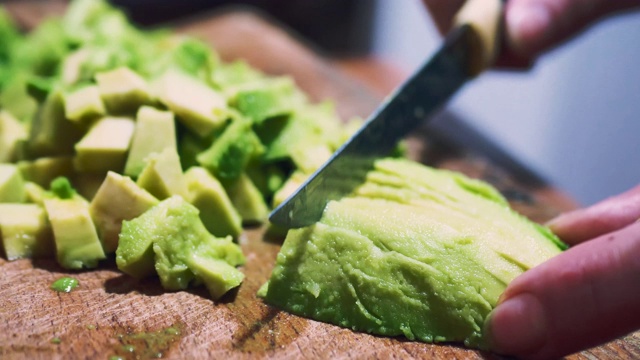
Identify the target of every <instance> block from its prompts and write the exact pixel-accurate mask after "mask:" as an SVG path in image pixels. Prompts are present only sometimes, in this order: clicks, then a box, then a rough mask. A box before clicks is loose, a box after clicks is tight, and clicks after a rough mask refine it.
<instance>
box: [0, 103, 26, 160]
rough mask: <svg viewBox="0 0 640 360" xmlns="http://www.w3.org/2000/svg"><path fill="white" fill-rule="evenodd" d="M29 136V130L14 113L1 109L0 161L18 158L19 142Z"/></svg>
mask: <svg viewBox="0 0 640 360" xmlns="http://www.w3.org/2000/svg"><path fill="white" fill-rule="evenodd" d="M26 138H27V130H26V128H25V127H24V125H22V124H21V123H20V122H19V121H18V120H17V119H16V118H15V117H13V115H11V114H10V113H9V112H7V111H1V110H0V163H4V162H11V161H14V160H16V159H17V158H18V152H19V151H18V146H19V145H18V143H19V142H20V141H21V140H25V139H26Z"/></svg>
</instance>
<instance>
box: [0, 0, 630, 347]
mask: <svg viewBox="0 0 640 360" xmlns="http://www.w3.org/2000/svg"><path fill="white" fill-rule="evenodd" d="M37 4H39V6H40V7H36V8H35V9H34V8H31V9H30V8H28V7H26V8H25V7H24V6H22V5H21V3H15V4H14V5H15V6H14V7H12V12H13V13H14V14H15V15H16V18H18V19H19V20H20V22H21V23H22V24H24V25H25V27H32V26H33V24H35V23H37V21H39V20H40V19H41V17H42V16H43V15H45V14H46V15H49V14H50V12H51V11H59V10H60V7H59V6H57V5H55V4H54V5H53V6H51V4H49V3H46V2H45V3H37ZM42 4H45V6H48V7H47V8H45V10H43V8H42ZM176 27H177V28H179V29H180V31H183V32H186V33H190V34H194V35H196V36H199V37H201V38H203V39H205V40H206V41H208V42H210V43H211V44H212V45H213V46H215V47H216V49H217V50H218V51H219V52H220V54H221V56H222V57H223V58H224V59H225V60H231V59H236V58H244V59H246V60H247V61H249V62H250V63H251V64H252V65H253V66H256V67H259V68H261V69H263V70H264V71H266V72H268V73H270V74H290V75H292V76H293V77H294V78H295V80H296V81H297V82H298V84H299V85H300V86H301V87H302V88H303V89H304V90H305V91H307V92H308V93H309V94H310V95H311V97H312V98H313V99H315V100H321V99H327V98H331V99H336V105H337V108H338V110H339V112H340V114H341V115H342V116H343V117H344V118H345V119H346V118H349V117H351V116H357V115H359V116H366V115H368V114H369V112H370V111H371V110H372V109H373V108H374V107H375V106H376V105H377V103H378V102H379V101H380V99H379V97H378V96H376V95H375V93H374V92H372V91H370V90H369V89H368V88H366V87H364V86H363V85H362V84H360V83H358V82H356V81H354V80H353V79H351V78H349V77H348V76H346V75H345V74H344V73H342V72H340V71H339V70H337V69H336V67H335V66H333V64H332V63H330V62H329V61H328V60H326V59H324V58H322V57H321V56H319V55H318V54H317V53H315V52H313V51H311V50H310V49H309V48H308V47H307V46H305V45H303V44H302V42H301V41H300V39H296V38H294V37H292V35H291V34H290V33H289V32H287V31H284V30H283V29H282V27H281V26H279V25H277V24H274V23H272V22H269V21H266V20H265V19H264V18H263V17H261V16H258V15H256V14H254V13H251V12H247V11H231V12H226V13H222V14H215V15H212V14H209V15H207V16H202V17H201V18H198V19H191V20H190V21H188V22H185V23H183V24H176ZM444 117H445V118H447V117H448V118H450V117H451V115H446V114H445V116H444ZM449 132H460V131H455V130H449ZM450 135H451V134H447V130H446V129H445V130H444V131H440V132H438V131H435V130H430V129H429V128H425V129H422V130H421V131H418V132H416V133H415V134H413V136H412V139H411V141H410V148H411V154H412V157H414V158H416V159H420V160H424V161H427V162H428V163H429V164H430V165H434V166H439V167H444V168H449V169H455V170H459V171H462V172H464V173H466V174H468V175H471V176H474V177H479V178H483V179H485V180H487V181H489V182H491V183H493V184H494V185H496V186H497V187H498V188H499V189H500V190H501V191H502V192H503V193H504V194H505V195H506V196H507V197H508V198H509V199H510V200H511V203H512V204H513V206H514V207H515V208H516V209H518V210H519V211H521V212H522V213H523V214H524V215H526V216H529V217H530V218H532V219H534V220H536V221H545V220H547V219H549V218H551V217H553V216H555V215H556V214H558V213H559V212H560V211H565V210H568V209H571V208H572V207H574V206H575V204H574V203H573V202H572V201H571V200H570V199H568V198H567V197H565V196H563V195H562V194H561V193H559V192H558V191H556V190H554V189H553V188H551V187H549V186H547V185H545V184H544V182H543V181H542V180H540V179H532V178H531V176H529V177H527V176H524V177H523V176H522V172H521V171H520V170H522V169H521V168H520V167H519V166H503V167H500V166H497V165H496V162H497V161H495V160H496V159H497V157H495V158H493V157H491V156H489V155H491V154H495V152H486V151H484V152H483V148H482V147H481V146H480V147H476V148H473V146H471V147H464V146H461V145H460V143H461V142H458V141H456V140H455V139H456V138H455V136H450ZM458 135H459V134H458ZM469 144H470V143H469ZM469 144H468V145H469ZM480 144H482V143H481V142H480ZM485 145H486V144H485ZM500 163H501V164H506V165H509V164H511V165H513V164H512V163H509V162H503V161H501V162H500ZM524 173H525V175H526V174H530V173H528V172H524ZM281 240H282V239H270V238H268V237H265V235H264V229H263V228H254V229H247V231H246V232H245V233H244V235H243V236H242V237H241V238H240V244H241V246H242V249H243V251H244V253H245V255H246V257H247V264H246V265H245V266H244V267H242V271H243V272H244V273H245V274H246V280H245V282H244V283H243V284H242V285H241V286H240V288H239V289H238V290H237V291H235V292H233V293H232V294H228V295H227V296H225V297H224V298H223V299H222V300H221V301H217V302H216V301H212V300H210V299H209V297H208V294H207V291H206V290H205V289H203V288H199V289H194V290H190V291H180V292H165V291H164V290H163V289H162V288H161V286H160V283H159V281H158V280H157V279H155V278H151V279H147V280H143V281H136V280H134V279H132V278H130V277H128V276H126V275H124V274H122V273H120V272H119V271H118V270H117V269H116V268H115V265H114V260H113V259H109V260H107V261H104V263H103V264H102V265H101V266H100V269H99V270H92V271H83V272H69V271H66V270H64V269H61V268H60V267H59V266H58V265H57V264H56V262H55V261H54V260H33V261H31V260H19V261H13V262H8V261H6V260H4V259H0V274H1V276H0V358H2V359H83V358H90V359H108V358H110V357H111V356H120V357H122V358H125V359H147V358H157V357H162V358H175V359H205V358H210V359H217V358H224V359H235V358H252V359H253V358H332V359H333V358H367V359H368V358H380V359H388V358H447V359H450V358H458V359H477V358H499V357H498V356H496V355H493V354H490V353H482V352H478V351H473V350H467V349H464V348H461V347H459V346H456V345H432V344H424V343H419V342H411V341H407V340H406V339H401V338H382V337H376V336H372V335H368V334H363V333H356V332H352V331H350V330H346V329H342V328H339V327H337V326H333V325H329V324H324V323H320V322H316V321H312V320H307V319H304V318H301V317H297V316H293V315H289V314H287V313H285V312H282V311H279V310H278V309H275V308H273V307H270V306H268V305H265V304H264V303H263V302H262V301H261V300H260V299H258V298H256V296H255V293H256V291H257V290H258V288H259V287H260V286H261V285H262V284H263V283H264V282H265V281H266V280H267V278H268V277H269V274H270V271H271V269H272V266H273V263H274V260H275V256H276V254H277V252H278V250H279V248H280V242H281ZM62 276H73V277H75V278H76V279H78V280H79V282H80V286H79V287H78V288H77V289H76V290H75V291H73V292H71V293H57V292H55V291H52V290H51V289H50V288H49V286H50V285H51V283H52V282H53V281H54V280H56V279H58V278H60V277H62ZM594 357H595V358H640V335H639V334H632V335H630V336H627V337H626V338H624V339H622V340H617V341H614V342H611V343H609V344H606V345H604V346H601V347H598V348H595V349H592V350H589V351H587V352H583V353H580V354H576V355H573V356H571V357H570V358H572V359H592V358H594Z"/></svg>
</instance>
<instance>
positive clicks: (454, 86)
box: [269, 0, 502, 228]
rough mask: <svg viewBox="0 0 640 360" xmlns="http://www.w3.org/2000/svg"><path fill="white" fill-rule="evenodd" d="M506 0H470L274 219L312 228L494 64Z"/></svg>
mask: <svg viewBox="0 0 640 360" xmlns="http://www.w3.org/2000/svg"><path fill="white" fill-rule="evenodd" d="M501 18H502V1H501V0H468V1H467V2H466V3H465V5H464V6H463V7H462V9H460V11H459V12H458V14H457V15H456V18H455V19H454V24H455V26H454V28H453V30H452V31H451V32H450V33H449V34H448V35H447V36H446V38H445V40H444V43H443V44H442V46H441V47H440V48H439V49H438V50H437V51H436V52H435V54H434V55H432V57H431V58H430V59H428V60H427V61H426V62H425V63H424V64H423V65H422V67H421V68H420V69H419V70H418V71H417V72H415V73H414V74H413V75H412V76H411V77H410V78H409V79H408V80H407V81H405V82H404V84H402V85H401V86H400V87H399V88H398V89H397V90H395V91H394V93H393V94H392V95H391V96H389V97H387V98H386V99H385V101H384V102H383V103H382V104H381V105H380V106H379V107H378V108H377V109H376V110H375V111H374V112H373V113H372V114H371V116H370V117H369V118H368V120H367V121H366V122H365V123H364V125H363V126H362V127H361V128H360V129H359V130H358V131H357V132H356V133H355V134H354V135H353V136H352V137H351V138H350V139H349V140H348V141H347V142H345V143H344V144H343V145H342V146H341V147H340V148H339V149H338V150H337V151H336V152H335V153H334V154H333V155H332V156H331V158H330V159H329V160H328V161H327V162H326V163H325V164H324V165H323V166H322V167H320V169H318V170H317V171H316V172H315V173H314V174H313V175H311V177H309V178H308V179H307V181H305V183H304V184H303V185H302V186H300V188H298V189H297V190H296V192H294V193H293V194H292V195H291V196H290V197H289V198H288V199H287V200H286V201H284V202H283V203H282V204H280V205H279V206H278V207H277V208H276V209H275V210H274V211H273V212H272V213H271V214H270V216H269V220H270V221H271V222H272V223H273V224H275V225H278V226H282V227H285V228H299V227H303V226H308V225H311V224H313V223H315V222H317V221H318V220H320V217H321V216H322V213H323V211H324V208H325V207H326V205H327V203H328V202H329V201H331V200H337V199H339V198H341V197H343V196H345V195H348V194H349V193H351V192H352V191H353V190H354V189H355V188H356V187H357V186H358V185H359V184H361V183H362V182H364V180H365V177H366V174H367V172H368V171H369V170H371V169H372V168H373V164H374V162H375V160H376V159H378V158H379V157H384V156H388V155H389V153H390V152H391V151H392V150H393V149H394V148H395V147H396V146H397V143H398V141H400V140H401V139H402V138H403V137H404V136H405V135H407V134H408V133H409V132H410V131H411V130H413V129H414V128H416V127H417V126H418V125H419V124H421V123H422V122H423V121H425V120H427V119H429V118H430V117H431V116H432V115H433V114H434V113H435V112H436V111H437V110H439V109H440V108H441V107H442V106H444V104H446V103H447V101H448V100H449V99H450V98H451V97H452V96H453V95H454V94H455V93H456V92H457V91H458V90H459V89H460V88H461V87H462V86H463V85H464V84H465V83H466V82H467V81H469V80H471V79H472V78H474V77H476V76H477V75H478V74H480V73H481V72H482V71H483V70H484V69H486V68H488V67H489V66H491V65H492V64H493V61H494V59H495V57H496V55H497V50H498V49H497V48H498V46H497V44H498V37H499V36H498V35H499V28H500V23H501Z"/></svg>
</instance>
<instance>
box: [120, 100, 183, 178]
mask: <svg viewBox="0 0 640 360" xmlns="http://www.w3.org/2000/svg"><path fill="white" fill-rule="evenodd" d="M168 148H171V149H176V148H177V146H176V125H175V122H174V118H173V114H172V113H171V112H169V111H160V110H156V109H154V108H152V107H150V106H143V107H141V108H140V110H138V114H137V118H136V128H135V131H134V134H133V139H132V141H131V149H130V151H129V156H128V157H127V163H126V165H125V169H124V173H125V175H128V176H132V177H138V175H140V173H141V172H142V169H144V167H145V165H146V159H147V158H148V157H149V155H151V154H153V153H161V152H162V151H163V150H165V149H168Z"/></svg>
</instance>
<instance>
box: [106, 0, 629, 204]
mask: <svg viewBox="0 0 640 360" xmlns="http://www.w3.org/2000/svg"><path fill="white" fill-rule="evenodd" d="M112 2H113V3H114V4H115V5H118V6H122V7H125V8H127V10H128V12H129V14H130V16H131V17H132V19H133V20H134V21H136V22H138V23H139V24H141V25H155V24H162V23H166V22H171V21H175V20H176V19H180V18H183V17H185V16H194V15H197V14H200V13H203V12H206V11H213V10H215V9H216V8H218V7H221V6H226V5H230V4H233V5H238V4H248V5H251V6H255V7H257V8H259V9H261V10H263V11H265V12H266V13H269V14H270V15H271V16H272V17H273V18H275V19H277V20H278V21H279V22H281V23H283V24H286V26H288V27H290V28H292V29H293V30H294V31H295V32H297V33H299V34H300V35H301V36H302V37H303V38H304V39H306V40H307V41H308V42H309V43H310V44H312V45H313V47H315V48H316V49H317V50H318V51H320V52H321V53H323V54H325V55H327V56H330V57H334V58H342V59H345V58H375V59H383V60H384V61H385V62H386V63H388V64H392V66H393V67H394V69H396V70H397V72H396V73H395V74H396V75H397V74H401V76H400V77H401V79H402V78H404V77H406V76H408V75H409V74H410V73H411V72H412V71H414V70H415V69H416V68H417V67H418V66H419V65H420V64H421V63H422V62H423V61H424V60H425V59H426V58H427V57H428V56H429V54H431V53H432V52H433V51H434V49H435V48H436V47H437V46H438V45H439V44H440V37H439V36H438V34H437V33H436V31H435V28H434V26H433V24H432V22H431V20H430V18H429V16H428V14H427V12H426V10H425V9H424V8H423V5H422V3H421V1H420V0H400V1H398V0H314V1H291V0H244V1H223V0H181V1H173V0H112ZM639 35H640V13H629V14H625V15H621V16H617V17H614V18H610V19H608V20H606V21H603V22H601V23H599V24H597V25H596V26H594V27H592V28H591V29H589V30H588V31H586V32H585V33H584V34H582V36H580V37H579V38H577V39H575V40H574V41H572V42H570V43H568V44H566V45H565V46H563V47H560V48H558V49H556V50H554V51H552V52H551V53H549V54H547V55H545V56H543V57H542V58H541V59H539V61H538V62H537V64H536V65H535V67H534V68H533V69H531V70H529V71H527V72H505V71H490V72H488V73H485V74H483V75H482V76H480V78H478V79H477V80H476V81H475V82H473V83H471V84H469V85H468V86H467V87H466V88H464V89H463V91H462V92H460V93H459V94H458V95H457V96H456V98H455V99H454V100H453V101H452V102H451V103H450V104H449V109H450V110H451V111H453V112H455V113H456V114H458V115H460V116H461V117H462V118H463V119H465V120H466V121H468V122H469V123H470V124H472V125H473V126H475V127H476V128H477V129H478V130H479V131H481V132H482V133H484V134H485V135H486V136H488V137H489V138H491V139H493V140H494V141H495V142H496V143H497V144H499V145H501V146H502V147H503V148H505V149H506V150H507V151H508V152H510V153H511V154H513V155H515V156H516V157H517V158H519V159H520V160H521V161H523V162H524V163H526V164H527V165H528V166H529V167H531V168H532V169H534V170H535V171H537V172H538V173H539V174H541V175H542V176H543V177H544V178H546V179H548V180H549V181H550V182H551V183H553V184H554V185H556V186H557V187H559V188H560V189H561V190H563V191H564V192H566V193H567V194H568V195H570V196H572V197H573V198H574V199H576V200H577V201H578V202H579V203H581V204H583V205H589V204H592V203H594V202H596V201H598V200H601V199H603V198H605V197H608V196H611V195H614V194H617V193H620V192H622V191H625V190H627V189H630V188H631V187H633V186H634V185H636V184H640V165H639V164H638V161H637V158H638V155H639V154H640V140H639V135H640V66H639V61H638V59H640V41H639ZM380 76H381V77H382V76H383V75H380ZM401 79H400V80H401Z"/></svg>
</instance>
